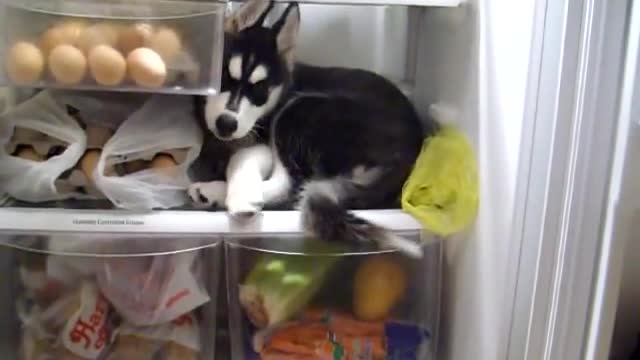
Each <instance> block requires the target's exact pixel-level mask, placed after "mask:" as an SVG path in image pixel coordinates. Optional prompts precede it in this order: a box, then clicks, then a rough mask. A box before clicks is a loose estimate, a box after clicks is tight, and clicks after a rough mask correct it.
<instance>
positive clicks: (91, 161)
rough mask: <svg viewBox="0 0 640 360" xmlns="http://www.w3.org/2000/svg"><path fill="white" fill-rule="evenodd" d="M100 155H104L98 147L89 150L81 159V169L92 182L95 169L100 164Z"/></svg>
mask: <svg viewBox="0 0 640 360" xmlns="http://www.w3.org/2000/svg"><path fill="white" fill-rule="evenodd" d="M100 155H102V151H101V150H98V149H94V150H89V151H87V152H86V153H84V155H83V156H82V158H81V159H80V169H81V170H82V173H84V176H86V177H87V179H89V181H90V182H93V180H94V179H93V171H94V170H95V169H96V166H98V161H100Z"/></svg>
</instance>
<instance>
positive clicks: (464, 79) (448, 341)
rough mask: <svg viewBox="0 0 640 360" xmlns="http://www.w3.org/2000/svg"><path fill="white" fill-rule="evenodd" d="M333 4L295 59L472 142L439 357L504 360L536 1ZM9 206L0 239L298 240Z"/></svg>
mask: <svg viewBox="0 0 640 360" xmlns="http://www.w3.org/2000/svg"><path fill="white" fill-rule="evenodd" d="M390 2H394V1H390ZM331 3H332V5H327V4H318V3H314V4H306V3H304V2H303V5H302V6H301V15H302V21H301V33H300V34H301V36H300V39H299V41H298V49H297V52H298V58H299V59H300V60H302V61H305V62H309V63H312V64H318V65H338V66H353V67H361V68H365V69H370V70H373V71H376V72H378V73H381V74H383V75H385V76H387V77H388V78H390V79H391V80H393V81H394V82H396V83H397V84H398V85H399V86H400V87H401V89H402V90H403V91H405V93H407V94H408V95H409V96H410V98H411V99H412V100H413V102H414V104H415V105H416V107H417V109H418V110H419V112H420V114H421V116H423V117H425V118H426V117H427V116H432V117H435V118H436V119H437V120H439V121H441V122H443V123H448V124H453V125H455V126H457V127H458V128H460V129H461V130H463V132H464V133H465V134H466V135H467V136H468V138H469V139H470V141H471V143H472V144H473V147H474V150H475V154H476V158H477V161H478V168H479V172H480V173H479V175H480V209H479V213H478V218H477V220H476V222H475V225H474V226H473V227H472V228H470V229H469V230H468V231H466V232H465V233H462V234H458V235H455V236H452V237H451V238H447V239H445V240H444V258H443V267H444V268H443V275H442V280H441V281H442V298H441V310H442V312H441V316H440V333H439V336H438V337H439V344H438V348H439V353H438V356H437V359H471V358H473V359H487V360H493V359H498V358H503V357H504V356H506V355H505V353H504V351H505V349H506V344H505V343H504V341H505V340H504V335H505V333H506V331H508V328H509V324H510V315H511V314H510V313H509V311H505V309H510V308H511V305H512V304H511V303H512V300H513V293H514V288H513V287H512V284H513V283H512V281H511V280H512V279H511V278H510V276H511V275H512V274H510V273H509V270H510V269H511V268H510V266H509V264H510V262H511V261H512V259H510V258H509V256H510V254H511V251H510V250H511V247H512V246H514V245H513V244H514V243H515V242H516V241H518V240H519V239H517V238H516V236H517V235H516V234H515V232H514V230H513V229H512V224H513V223H514V222H515V219H514V218H513V216H514V206H515V199H516V184H517V182H519V181H526V179H518V178H517V176H516V175H517V170H518V168H519V167H521V166H522V164H521V163H520V161H522V159H521V158H520V148H521V143H522V142H521V139H522V137H527V136H531V134H526V133H523V132H522V129H523V127H524V125H525V124H524V119H525V99H526V90H527V78H528V75H529V59H530V56H531V39H532V29H533V27H534V3H535V1H534V0H523V1H519V2H513V1H508V0H469V1H466V2H464V3H462V4H461V5H459V6H451V7H449V6H443V7H440V6H437V7H434V6H428V5H429V3H430V2H429V1H427V2H426V3H425V4H422V5H427V6H397V5H395V6H385V5H382V6H369V5H362V4H357V1H354V2H353V3H351V4H348V5H335V3H341V1H331ZM354 3H356V4H355V5H354ZM367 3H369V2H367ZM398 3H402V2H398ZM411 4H412V5H416V4H415V3H411ZM417 4H418V5H420V2H417ZM434 4H439V5H443V4H444V5H457V4H458V3H457V2H456V1H451V2H447V1H440V2H438V1H436V2H434ZM8 94H9V95H10V96H8V100H7V101H8V102H11V101H13V100H12V97H13V98H15V96H16V93H15V92H11V91H10V92H9V93H8ZM7 205H8V206H7V207H5V208H4V209H3V210H2V211H3V212H2V214H1V215H0V223H2V226H1V228H2V230H4V231H5V233H11V231H12V229H13V231H15V227H16V224H20V226H21V228H20V229H19V230H20V231H21V232H24V231H25V230H26V231H29V226H33V227H34V230H38V231H39V232H45V233H46V232H48V231H61V230H63V229H69V228H70V229H71V230H73V231H76V232H78V233H86V232H89V231H99V232H101V231H106V230H105V228H104V227H100V226H99V225H98V226H96V224H95V222H94V223H93V224H89V223H87V222H86V221H83V220H90V221H93V220H95V219H96V218H98V219H101V220H102V221H104V220H105V219H107V220H108V219H124V218H126V219H134V220H136V221H139V223H126V222H125V223H123V224H122V226H119V227H117V231H118V232H119V233H134V232H143V233H160V234H162V233H167V232H170V233H176V232H190V233H215V234H218V235H220V234H222V235H224V236H227V237H229V238H234V237H235V234H242V233H252V234H255V233H261V232H262V233H269V234H274V233H284V234H296V233H298V232H299V231H300V229H299V226H298V214H297V213H295V212H267V213H265V214H263V215H262V216H259V217H258V218H257V219H254V220H253V221H250V222H249V223H247V222H242V223H239V222H237V221H235V220H233V219H229V218H228V217H227V216H226V215H225V214H223V213H215V214H212V213H204V212H200V211H189V215H186V214H185V212H181V211H179V210H178V211H158V212H153V213H139V214H136V213H130V212H119V211H111V210H98V211H83V210H79V209H76V210H70V211H69V212H64V211H61V210H60V209H56V208H45V209H39V211H37V212H35V213H34V212H31V211H27V210H19V209H16V208H13V207H12V205H11V202H9V203H7ZM361 214H362V215H363V216H365V217H367V218H369V219H372V220H374V221H377V222H379V223H381V224H383V225H384V226H388V227H390V228H392V229H394V230H397V231H416V230H418V229H419V225H418V224H417V223H416V222H415V221H413V220H412V219H411V218H409V217H408V215H405V214H402V213H400V211H397V210H390V211H363V212H361ZM31 216H32V217H31ZM25 217H31V218H30V220H29V221H26V220H25ZM3 219H4V220H3ZM99 222H100V220H99V221H98V223H99ZM111 229H113V228H111ZM129 235H131V234H129ZM427 237H428V236H427ZM160 240H162V239H160ZM5 252H6V251H5ZM3 264H4V266H7V265H6V264H5V263H3Z"/></svg>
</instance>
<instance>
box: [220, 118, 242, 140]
mask: <svg viewBox="0 0 640 360" xmlns="http://www.w3.org/2000/svg"><path fill="white" fill-rule="evenodd" d="M216 129H217V130H218V134H219V135H220V136H222V137H228V136H230V135H231V134H233V132H234V131H236V130H237V129H238V121H236V119H235V118H234V117H233V116H231V115H228V114H222V115H220V116H219V117H218V120H216Z"/></svg>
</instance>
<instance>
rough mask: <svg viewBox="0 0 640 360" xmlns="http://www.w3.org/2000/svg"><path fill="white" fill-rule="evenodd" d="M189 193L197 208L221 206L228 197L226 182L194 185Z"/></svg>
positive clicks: (190, 187)
mask: <svg viewBox="0 0 640 360" xmlns="http://www.w3.org/2000/svg"><path fill="white" fill-rule="evenodd" d="M188 191H189V197H190V198H191V201H192V202H193V205H194V206H195V207H197V208H201V209H204V208H210V207H212V206H215V205H218V206H220V205H222V204H223V203H224V200H225V198H226V196H227V183H226V182H224V181H212V182H205V183H193V184H191V186H189V190H188Z"/></svg>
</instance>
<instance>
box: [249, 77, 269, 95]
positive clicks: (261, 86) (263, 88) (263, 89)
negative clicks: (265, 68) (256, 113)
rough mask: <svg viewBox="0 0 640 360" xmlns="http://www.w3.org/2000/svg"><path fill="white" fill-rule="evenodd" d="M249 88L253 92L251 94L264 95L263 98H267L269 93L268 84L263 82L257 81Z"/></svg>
mask: <svg viewBox="0 0 640 360" xmlns="http://www.w3.org/2000/svg"><path fill="white" fill-rule="evenodd" d="M251 88H252V90H253V93H254V94H256V95H264V96H265V97H267V95H268V92H269V84H268V83H267V82H266V81H265V80H262V81H258V82H257V83H255V84H253V86H252V87H251Z"/></svg>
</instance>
